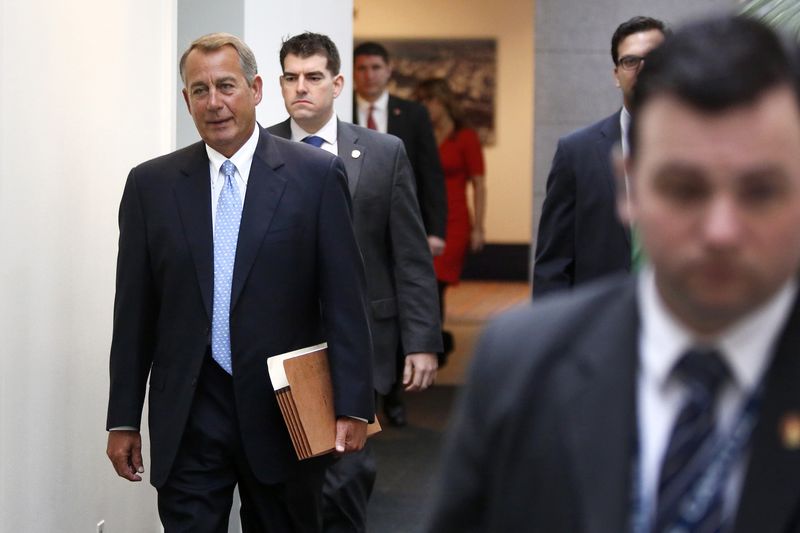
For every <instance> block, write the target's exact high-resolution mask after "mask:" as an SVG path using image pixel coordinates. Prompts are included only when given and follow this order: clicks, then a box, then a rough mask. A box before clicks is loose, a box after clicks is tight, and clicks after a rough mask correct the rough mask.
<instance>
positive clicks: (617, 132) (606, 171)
mask: <svg viewBox="0 0 800 533" xmlns="http://www.w3.org/2000/svg"><path fill="white" fill-rule="evenodd" d="M621 113H622V110H620V111H618V112H617V113H614V114H613V115H611V116H610V117H608V118H607V119H606V120H605V122H604V123H603V125H602V127H601V128H600V136H599V137H598V138H597V143H596V144H595V148H596V150H597V152H596V153H597V161H599V162H600V171H601V172H600V175H601V176H602V177H604V178H605V182H606V186H607V187H608V190H609V191H610V192H611V200H612V202H613V204H612V205H616V201H617V178H616V174H615V172H614V166H613V165H612V163H611V149H612V148H613V147H614V144H616V143H618V142H620V141H621V139H622V128H621V126H620V123H619V121H620V114H621ZM625 239H627V241H628V244H630V242H631V234H630V231H628V229H627V228H625Z"/></svg>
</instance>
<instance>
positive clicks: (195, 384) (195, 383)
mask: <svg viewBox="0 0 800 533" xmlns="http://www.w3.org/2000/svg"><path fill="white" fill-rule="evenodd" d="M192 387H197V378H196V377H194V378H192Z"/></svg>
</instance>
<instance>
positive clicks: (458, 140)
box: [433, 128, 483, 284]
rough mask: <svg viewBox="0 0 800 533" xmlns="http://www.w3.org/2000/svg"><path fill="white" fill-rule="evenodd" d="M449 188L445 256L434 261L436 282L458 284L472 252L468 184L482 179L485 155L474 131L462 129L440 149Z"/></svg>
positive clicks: (445, 179)
mask: <svg viewBox="0 0 800 533" xmlns="http://www.w3.org/2000/svg"><path fill="white" fill-rule="evenodd" d="M439 158H440V159H441V161H442V170H443V171H444V182H445V187H446V188H447V228H446V233H447V235H446V236H445V243H446V244H445V248H444V254H442V255H440V256H437V257H434V258H433V266H434V268H435V269H436V279H438V280H439V281H444V282H445V283H451V284H452V283H458V280H459V279H460V278H461V269H462V268H463V267H464V256H465V255H466V254H467V249H468V248H469V236H470V232H471V224H470V217H469V208H468V207H467V180H468V179H469V178H470V176H482V175H483V152H482V151H481V143H480V140H478V134H477V133H476V132H475V130H472V129H469V128H462V129H460V130H457V131H455V132H453V133H452V134H451V135H450V136H449V137H448V138H447V139H445V140H444V142H442V144H440V145H439Z"/></svg>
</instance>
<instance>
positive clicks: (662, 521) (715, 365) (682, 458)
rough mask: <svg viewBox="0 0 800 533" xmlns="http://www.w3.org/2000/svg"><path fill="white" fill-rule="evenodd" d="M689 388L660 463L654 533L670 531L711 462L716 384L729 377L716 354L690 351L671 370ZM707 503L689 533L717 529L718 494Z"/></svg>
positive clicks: (719, 516)
mask: <svg viewBox="0 0 800 533" xmlns="http://www.w3.org/2000/svg"><path fill="white" fill-rule="evenodd" d="M673 372H674V373H675V375H676V377H678V378H679V379H681V380H682V381H683V382H684V383H685V384H686V385H687V387H688V390H689V394H688V399H687V401H686V403H685V404H684V406H683V408H682V409H681V411H680V413H679V414H678V418H677V420H676V421H675V425H674V426H673V427H672V433H671V436H670V439H669V444H668V446H667V451H666V453H665V454H664V460H663V462H662V463H661V474H660V476H659V481H658V507H657V512H656V521H655V528H654V529H653V531H657V532H662V531H670V529H669V527H670V526H671V525H672V524H674V523H676V520H678V518H679V515H681V513H682V512H683V509H682V507H681V504H682V503H683V502H684V501H685V498H686V495H687V494H688V493H689V492H690V491H692V490H693V487H694V486H695V484H696V483H697V481H698V480H699V478H700V477H701V476H702V474H703V472H704V471H705V469H706V468H707V467H708V465H709V464H710V462H711V460H712V459H713V450H711V448H713V443H714V429H715V421H714V404H715V400H716V397H717V392H718V391H719V389H720V386H721V385H722V384H723V383H724V382H725V380H726V379H727V378H728V376H729V370H728V367H727V365H726V364H725V362H724V361H723V360H722V358H721V357H720V354H719V352H717V351H715V350H700V349H691V350H689V351H688V352H687V353H686V354H685V355H684V356H683V357H682V358H681V360H680V361H679V362H678V364H677V365H676V366H675V369H674V370H673ZM722 492H723V491H719V493H718V494H717V495H716V496H715V498H714V499H713V500H712V501H711V502H710V503H709V505H708V507H707V509H706V510H705V512H704V513H703V514H702V516H701V517H700V518H699V519H698V520H697V521H696V523H697V525H698V527H697V528H696V529H692V531H709V532H713V531H718V530H719V528H720V527H721V525H722V494H721V493H722Z"/></svg>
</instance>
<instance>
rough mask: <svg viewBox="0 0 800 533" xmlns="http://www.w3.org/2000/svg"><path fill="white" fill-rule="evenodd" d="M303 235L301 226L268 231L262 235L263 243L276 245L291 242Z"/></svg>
mask: <svg viewBox="0 0 800 533" xmlns="http://www.w3.org/2000/svg"><path fill="white" fill-rule="evenodd" d="M302 235H303V226H290V227H285V226H284V227H282V228H275V229H270V230H269V231H267V233H265V234H264V241H263V243H265V244H266V243H270V244H271V243H276V242H283V241H293V240H296V239H299V238H300V237H301V236H302Z"/></svg>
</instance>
